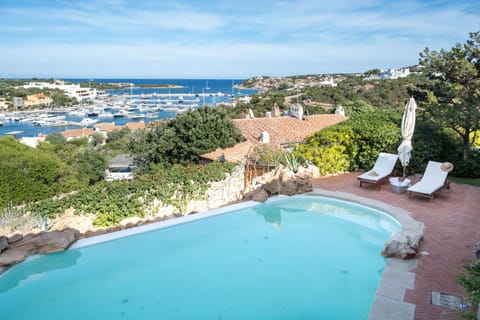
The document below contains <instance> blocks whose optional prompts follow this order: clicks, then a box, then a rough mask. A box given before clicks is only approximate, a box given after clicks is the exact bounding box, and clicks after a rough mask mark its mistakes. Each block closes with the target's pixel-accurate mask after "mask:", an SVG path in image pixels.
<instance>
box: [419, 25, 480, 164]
mask: <svg viewBox="0 0 480 320" xmlns="http://www.w3.org/2000/svg"><path fill="white" fill-rule="evenodd" d="M420 64H421V65H422V66H423V67H425V72H426V75H427V77H428V78H429V79H430V80H431V81H429V83H428V84H427V85H426V86H425V87H424V88H423V89H426V91H424V96H423V98H424V100H425V103H424V105H425V108H426V111H427V112H428V113H429V114H430V115H431V117H432V119H433V120H434V121H436V122H438V123H439V124H440V125H442V126H444V127H448V128H451V129H453V130H454V131H455V132H456V133H457V134H459V135H460V136H461V138H462V140H463V159H464V160H467V159H468V157H469V152H470V147H471V145H472V143H473V142H474V141H475V135H476V132H477V130H478V129H479V128H480V78H479V75H480V31H479V32H472V33H470V39H469V40H467V41H466V43H464V44H461V43H457V44H456V45H455V47H453V48H452V49H451V50H450V51H446V50H444V49H441V50H440V51H430V49H429V48H426V49H425V50H424V51H423V52H422V53H420Z"/></svg>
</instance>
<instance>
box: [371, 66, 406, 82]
mask: <svg viewBox="0 0 480 320" xmlns="http://www.w3.org/2000/svg"><path fill="white" fill-rule="evenodd" d="M409 74H410V69H409V68H404V69H398V70H396V69H388V70H385V71H382V72H381V73H380V74H379V75H372V76H369V77H366V78H364V79H363V80H392V79H398V78H405V77H408V75H409Z"/></svg>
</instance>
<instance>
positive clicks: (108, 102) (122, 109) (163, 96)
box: [0, 80, 254, 138]
mask: <svg viewBox="0 0 480 320" xmlns="http://www.w3.org/2000/svg"><path fill="white" fill-rule="evenodd" d="M217 82H218V83H222V84H223V86H219V85H218V84H217V86H214V85H215V81H211V83H213V84H214V85H212V87H211V88H210V87H209V88H208V90H207V89H206V88H205V87H203V88H200V89H199V90H201V92H195V90H194V89H193V88H192V87H190V89H189V87H188V85H187V86H185V87H182V88H174V89H172V88H168V89H162V88H128V89H124V90H108V91H107V92H106V94H105V95H104V96H101V97H98V98H96V99H95V100H93V101H85V102H83V103H79V104H76V105H72V106H60V107H51V108H47V109H37V110H21V111H20V110H18V111H13V112H5V113H0V136H2V135H14V136H15V137H17V138H21V137H35V136H38V135H45V134H49V133H52V132H61V131H64V130H69V129H75V128H93V127H94V126H95V125H96V124H98V123H111V124H114V125H117V126H122V125H125V124H126V123H128V122H145V123H149V122H153V121H158V120H163V119H169V118H173V117H175V116H176V115H177V114H179V113H182V112H186V111H188V110H194V109H196V108H198V107H200V106H204V105H213V106H215V105H219V104H227V105H234V104H235V103H236V102H237V101H239V100H241V99H242V97H245V96H248V95H250V94H252V93H253V92H254V90H237V92H234V90H233V89H231V90H229V89H227V88H228V87H227V88H226V87H225V80H217ZM187 90H190V91H187ZM172 91H173V92H172ZM206 91H207V92H206ZM228 91H231V92H228Z"/></svg>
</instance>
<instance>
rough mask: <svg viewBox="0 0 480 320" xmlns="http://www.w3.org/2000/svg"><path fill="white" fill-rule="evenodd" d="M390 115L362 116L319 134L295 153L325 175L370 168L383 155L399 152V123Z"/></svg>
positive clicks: (378, 113) (369, 114)
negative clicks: (383, 153)
mask: <svg viewBox="0 0 480 320" xmlns="http://www.w3.org/2000/svg"><path fill="white" fill-rule="evenodd" d="M392 118H393V119H395V120H397V119H396V118H397V117H396V116H395V115H392V114H391V113H390V112H376V113H370V112H367V113H362V114H361V115H359V116H358V117H356V118H353V119H349V120H347V121H345V122H343V123H341V124H338V125H336V126H333V127H329V128H327V129H325V130H322V131H319V132H317V133H316V134H314V135H313V136H311V137H310V138H308V139H307V141H306V143H305V144H303V145H299V146H298V147H297V149H296V152H295V154H296V155H297V156H299V157H302V158H304V159H306V160H308V161H310V162H312V163H314V164H315V165H317V166H318V167H319V169H320V173H321V174H328V173H334V172H340V171H350V170H354V169H356V168H363V169H366V168H370V167H371V166H372V165H373V163H374V162H375V159H376V158H377V157H378V154H379V153H380V152H391V153H396V148H397V146H398V144H399V143H400V139H401V137H400V129H399V124H398V123H397V124H395V122H394V121H393V120H392Z"/></svg>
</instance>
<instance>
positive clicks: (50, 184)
mask: <svg viewBox="0 0 480 320" xmlns="http://www.w3.org/2000/svg"><path fill="white" fill-rule="evenodd" d="M0 172H1V174H0V185H1V186H2V192H0V208H1V207H4V206H6V205H8V204H10V203H11V204H13V205H18V204H21V203H23V202H30V201H37V200H41V199H46V198H49V197H52V196H54V195H56V194H59V193H61V192H64V191H70V190H71V185H69V184H68V183H69V178H70V175H71V170H69V167H68V166H67V165H66V164H65V163H63V162H62V161H61V160H60V159H59V158H58V157H57V156H56V155H54V154H52V153H50V152H45V151H43V150H41V149H35V148H31V147H28V146H25V145H23V144H21V143H20V142H19V141H17V140H16V139H15V138H13V137H1V138H0Z"/></svg>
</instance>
